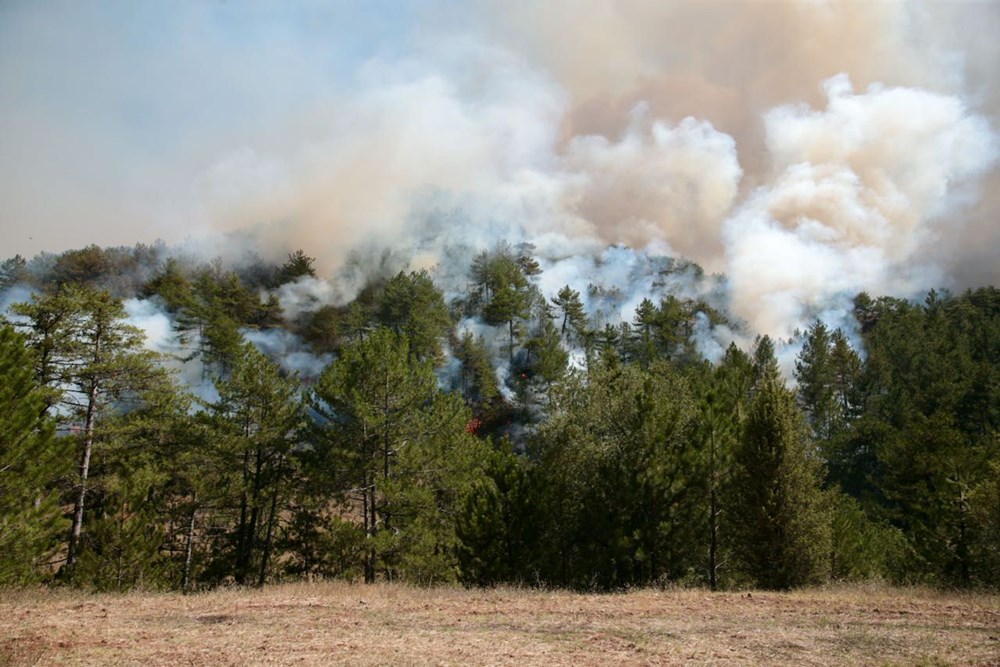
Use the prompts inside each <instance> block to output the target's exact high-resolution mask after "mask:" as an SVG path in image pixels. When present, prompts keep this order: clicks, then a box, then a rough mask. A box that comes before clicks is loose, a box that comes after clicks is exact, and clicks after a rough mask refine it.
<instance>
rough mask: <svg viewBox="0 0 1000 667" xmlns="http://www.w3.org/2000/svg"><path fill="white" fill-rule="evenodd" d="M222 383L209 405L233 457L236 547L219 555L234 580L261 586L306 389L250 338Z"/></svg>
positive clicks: (228, 468) (227, 480) (222, 449)
mask: <svg viewBox="0 0 1000 667" xmlns="http://www.w3.org/2000/svg"><path fill="white" fill-rule="evenodd" d="M216 388H217V389H218V392H219V400H218V401H216V402H215V403H213V404H212V405H211V406H210V411H211V414H212V416H213V417H214V431H215V433H214V437H215V438H217V439H218V447H219V454H220V455H221V456H223V457H225V459H226V461H227V463H224V464H223V465H224V467H223V468H222V470H221V472H222V475H220V477H219V479H220V485H221V486H222V487H224V488H226V489H228V490H229V494H228V496H229V497H228V499H227V502H226V505H228V507H230V508H232V511H233V513H234V514H235V516H234V517H233V518H232V519H231V520H232V521H233V525H232V527H231V531H230V533H229V536H230V537H231V543H230V545H229V547H230V549H231V551H230V550H228V549H227V550H225V551H223V552H221V553H220V554H218V557H220V558H222V559H224V560H225V561H227V562H231V563H232V567H231V570H230V571H231V573H232V576H233V577H234V579H235V581H236V583H239V584H243V583H251V582H256V583H257V585H263V584H264V581H265V580H266V577H267V574H268V572H269V568H270V567H271V566H272V565H273V563H272V561H271V558H272V554H273V549H274V539H275V531H276V529H277V527H278V524H279V522H280V520H281V512H282V510H284V508H285V506H286V504H287V502H288V497H289V493H290V480H292V479H294V477H295V474H296V465H295V460H294V459H293V458H292V456H291V453H292V450H293V447H294V446H295V444H296V442H297V438H298V434H299V432H300V429H301V427H302V425H303V412H302V407H303V406H302V402H301V400H300V396H299V391H300V390H299V387H298V383H297V382H296V381H295V380H294V378H286V377H282V375H281V373H280V370H279V369H278V367H277V366H276V365H275V364H274V363H272V362H271V361H269V360H268V359H267V358H265V357H264V355H262V354H261V353H260V352H258V351H257V349H256V348H255V347H254V346H253V345H251V344H250V343H244V345H243V348H242V352H241V355H240V357H239V358H238V360H237V361H236V363H235V364H234V366H233V368H232V373H231V374H230V376H229V378H227V379H226V380H222V381H219V382H218V383H216ZM216 570H217V571H220V570H221V571H226V568H225V567H221V568H220V567H219V566H216Z"/></svg>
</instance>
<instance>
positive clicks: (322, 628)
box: [0, 582, 1000, 667]
mask: <svg viewBox="0 0 1000 667" xmlns="http://www.w3.org/2000/svg"><path fill="white" fill-rule="evenodd" d="M4 593H5V592H0V665H53V664H60V665H141V666H142V667H156V666H158V665H164V666H166V665H170V666H174V665H326V664H343V665H545V666H546V667H559V666H561V665H566V666H571V667H584V666H586V665H675V664H703V665H758V664H770V665H855V664H866V665H885V666H889V665H928V666H931V665H933V666H938V665H1000V597H997V596H992V595H972V594H945V593H938V592H934V591H928V590H920V589H907V590H900V589H891V588H883V587H878V586H854V587H837V588H829V589H811V590H803V591H795V592H792V593H766V592H756V591H754V592H752V593H750V594H747V593H710V592H707V591H703V590H668V591H659V590H640V591H632V592H629V593H622V594H614V595H596V594H595V595H588V594H578V593H567V592H552V591H537V590H518V589H507V588H501V589H494V590H464V589H458V588H436V589H429V590H428V589H421V588H414V587H408V586H401V585H388V584H380V585H375V586H364V585H360V584H346V583H336V582H332V583H317V584H306V583H302V584H290V585H284V586H274V587H269V588H265V589H264V590H261V591H256V590H223V591H215V592H211V593H203V594H197V595H189V596H183V595H177V594H138V593H137V594H131V595H125V596H112V595H90V596H88V595H83V594H76V593H70V592H65V591H55V592H50V591H29V592H23V591H22V592H14V593H10V592H6V593H7V594H6V595H5V594H4Z"/></svg>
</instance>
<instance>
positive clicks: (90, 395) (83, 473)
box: [66, 380, 99, 571]
mask: <svg viewBox="0 0 1000 667" xmlns="http://www.w3.org/2000/svg"><path fill="white" fill-rule="evenodd" d="M98 388H99V385H98V382H97V381H96V380H94V381H91V383H90V390H89V391H88V392H87V419H86V422H85V423H84V427H83V457H82V458H81V460H80V491H79V493H78V494H77V496H76V502H75V503H74V505H73V523H72V525H71V526H70V531H69V545H68V546H67V549H66V568H67V570H70V571H72V569H73V566H74V565H76V557H77V550H78V546H79V542H80V533H81V531H82V530H83V509H84V505H85V502H86V499H87V477H88V476H89V475H90V455H91V452H92V451H93V449H94V416H95V413H96V412H97V392H98Z"/></svg>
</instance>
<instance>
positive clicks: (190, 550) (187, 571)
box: [181, 494, 198, 593]
mask: <svg viewBox="0 0 1000 667" xmlns="http://www.w3.org/2000/svg"><path fill="white" fill-rule="evenodd" d="M197 513H198V496H197V494H195V497H194V499H193V504H192V505H191V516H190V517H189V519H188V530H187V543H186V544H185V545H184V576H183V578H182V579H181V590H182V591H184V592H185V593H186V592H187V591H188V588H189V586H190V584H191V560H192V557H193V555H194V518H195V514H197Z"/></svg>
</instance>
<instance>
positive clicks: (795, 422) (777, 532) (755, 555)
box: [734, 337, 830, 589]
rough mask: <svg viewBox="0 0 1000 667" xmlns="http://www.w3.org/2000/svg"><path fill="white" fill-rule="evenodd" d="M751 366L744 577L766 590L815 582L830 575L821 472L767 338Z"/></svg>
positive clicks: (741, 522) (744, 464)
mask: <svg viewBox="0 0 1000 667" xmlns="http://www.w3.org/2000/svg"><path fill="white" fill-rule="evenodd" d="M754 369H755V370H754V374H755V375H756V378H757V379H756V383H755V389H754V395H753V398H752V400H751V402H750V406H749V411H748V413H747V416H746V422H745V423H744V426H743V433H742V438H741V441H740V443H739V446H738V448H737V450H736V455H735V461H736V465H737V478H736V481H735V489H736V494H737V502H736V504H735V507H734V509H735V510H736V514H737V518H738V522H737V524H736V525H737V526H739V531H740V534H739V542H738V553H739V554H740V556H741V559H742V561H743V564H744V567H745V571H746V574H747V575H748V576H749V577H750V578H751V579H752V580H753V581H754V582H755V583H756V584H757V585H759V586H762V587H764V588H776V589H786V588H792V587H795V586H801V585H804V584H808V583H815V582H818V581H821V580H822V579H823V578H824V577H825V576H826V574H827V572H828V564H827V559H828V557H829V553H830V546H829V545H830V535H829V523H828V517H827V514H826V512H825V509H824V507H823V498H822V494H821V492H820V483H821V477H820V470H821V468H820V465H819V462H818V460H817V459H816V457H815V455H814V454H813V452H811V451H810V449H809V447H808V441H807V438H806V434H805V426H804V424H803V423H802V418H801V415H800V413H799V412H798V410H797V408H796V406H795V398H794V396H793V394H792V393H791V392H790V391H789V390H788V389H787V388H785V386H784V383H783V382H782V381H781V378H780V377H779V375H778V370H777V362H776V360H775V358H774V353H773V345H771V344H770V340H769V339H768V338H766V337H765V338H764V339H762V340H761V342H760V344H759V345H758V348H757V352H756V355H755V365H754Z"/></svg>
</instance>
